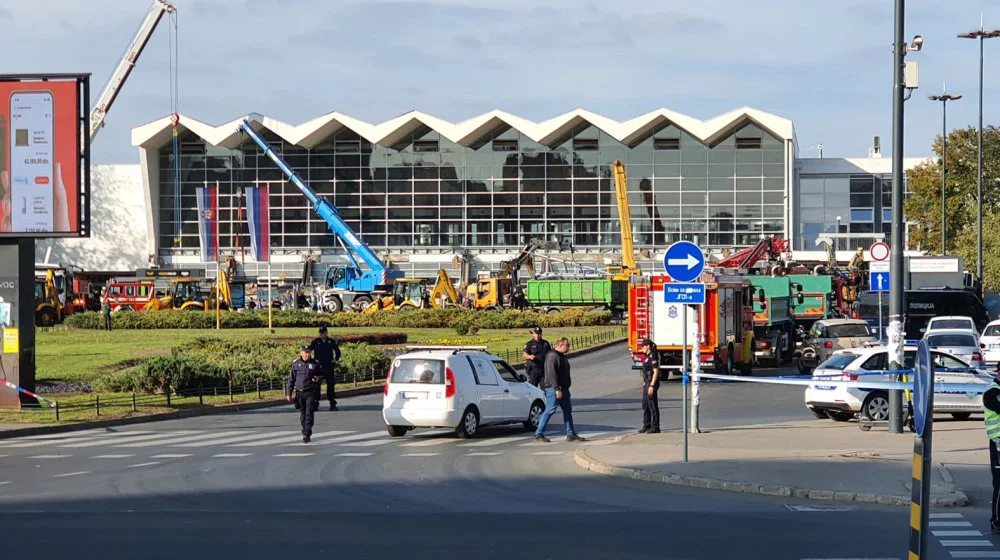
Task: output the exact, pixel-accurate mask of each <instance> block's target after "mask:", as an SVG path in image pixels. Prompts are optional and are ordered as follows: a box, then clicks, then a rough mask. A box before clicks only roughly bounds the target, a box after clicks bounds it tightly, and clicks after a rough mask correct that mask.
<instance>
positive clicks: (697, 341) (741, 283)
mask: <svg viewBox="0 0 1000 560" xmlns="http://www.w3.org/2000/svg"><path fill="white" fill-rule="evenodd" d="M700 280H701V282H704V283H705V304H704V305H703V306H701V310H700V312H695V311H691V310H689V312H688V313H687V319H688V321H687V322H688V324H687V325H686V328H687V331H688V332H687V341H688V345H689V346H690V347H692V349H691V351H692V352H693V353H694V356H693V358H692V359H698V360H699V361H700V363H701V364H702V365H703V366H704V367H706V368H711V369H713V370H714V371H715V373H718V374H726V375H731V374H733V373H734V372H736V371H739V372H740V373H742V374H743V375H750V374H751V372H752V371H753V359H754V357H753V347H754V344H753V343H754V331H753V296H754V291H753V286H752V285H751V284H750V280H749V279H748V278H747V277H746V276H735V275H725V274H715V273H711V272H706V273H704V274H702V276H701V279H700ZM670 282H672V280H671V279H670V277H669V276H665V275H658V276H651V277H635V278H633V279H632V280H631V281H630V282H629V335H628V343H629V350H630V351H631V352H632V368H633V369H640V368H641V367H642V359H643V356H642V354H640V349H639V343H640V342H642V341H643V340H644V339H647V338H648V339H650V340H652V341H653V344H655V345H656V349H657V352H658V353H659V357H660V367H661V368H673V369H676V368H679V367H681V362H682V359H681V352H682V350H683V342H682V341H683V337H684V328H685V325H684V324H683V322H682V317H683V316H684V313H682V309H681V304H674V303H665V300H664V293H663V286H664V285H665V284H668V283H670Z"/></svg>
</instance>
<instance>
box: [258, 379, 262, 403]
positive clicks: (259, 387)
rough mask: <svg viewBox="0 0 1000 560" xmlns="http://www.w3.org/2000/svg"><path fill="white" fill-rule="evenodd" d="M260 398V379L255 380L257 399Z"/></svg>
mask: <svg viewBox="0 0 1000 560" xmlns="http://www.w3.org/2000/svg"><path fill="white" fill-rule="evenodd" d="M261 398H262V397H261V396H260V379H259V378H258V379H257V399H258V400H260V399H261Z"/></svg>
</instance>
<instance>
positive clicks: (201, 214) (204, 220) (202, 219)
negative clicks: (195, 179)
mask: <svg viewBox="0 0 1000 560" xmlns="http://www.w3.org/2000/svg"><path fill="white" fill-rule="evenodd" d="M196 190H197V198H198V245H199V247H201V260H202V262H218V260H219V187H218V186H215V187H207V186H206V187H198V188H197V189H196Z"/></svg>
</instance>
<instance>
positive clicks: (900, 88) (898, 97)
mask: <svg viewBox="0 0 1000 560" xmlns="http://www.w3.org/2000/svg"><path fill="white" fill-rule="evenodd" d="M904 10H905V0H896V8H895V22H894V29H893V33H894V38H893V84H892V87H893V91H892V242H891V243H890V245H889V247H890V249H889V250H890V256H889V328H888V332H887V335H888V336H887V339H886V341H887V343H888V347H889V348H888V350H889V369H892V370H900V369H903V362H904V360H903V340H904V338H905V333H904V327H903V314H904V312H905V311H904V306H905V305H906V303H905V294H904V293H903V289H904V288H903V274H904V268H905V264H906V263H905V262H903V259H904V258H905V257H904V256H903V245H904V230H903V228H904V227H905V226H904V222H903V181H904V176H903V102H904V99H903V96H904V93H905V83H904V82H903V65H904V60H903V57H904V56H906V41H905V39H904V38H903V35H904V30H903V28H904V21H905V20H904V17H903V14H904ZM894 377H895V380H896V381H898V380H899V376H898V375H895V376H894ZM889 433H893V434H901V433H903V392H902V391H899V390H894V391H889Z"/></svg>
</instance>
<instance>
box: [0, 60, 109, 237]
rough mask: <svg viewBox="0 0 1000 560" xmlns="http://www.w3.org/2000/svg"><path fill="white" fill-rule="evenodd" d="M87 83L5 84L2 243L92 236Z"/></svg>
mask: <svg viewBox="0 0 1000 560" xmlns="http://www.w3.org/2000/svg"><path fill="white" fill-rule="evenodd" d="M88 97H89V76H88V75H75V74H74V75H61V74H60V75H39V76H23V75H19V76H0V237H77V236H88V235H89V234H90V232H89V229H90V227H89V226H90V197H89V193H90V172H89V168H90V136H89V130H87V128H86V126H87V123H88V122H89V115H88V113H89V105H90V104H89V101H88Z"/></svg>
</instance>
